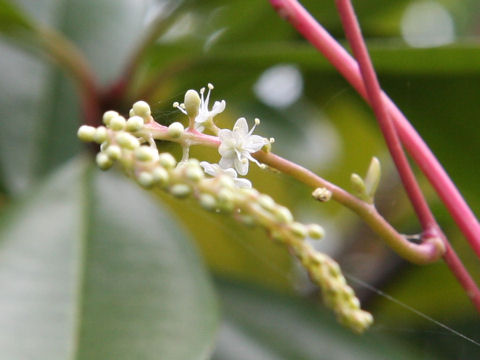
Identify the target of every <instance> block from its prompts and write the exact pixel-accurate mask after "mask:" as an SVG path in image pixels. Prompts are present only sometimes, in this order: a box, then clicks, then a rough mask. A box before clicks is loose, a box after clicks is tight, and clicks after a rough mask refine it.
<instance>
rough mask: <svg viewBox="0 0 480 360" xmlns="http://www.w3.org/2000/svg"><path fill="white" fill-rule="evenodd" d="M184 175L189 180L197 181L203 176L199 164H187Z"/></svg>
mask: <svg viewBox="0 0 480 360" xmlns="http://www.w3.org/2000/svg"><path fill="white" fill-rule="evenodd" d="M185 175H186V177H187V178H188V179H189V180H192V181H194V182H198V181H200V180H201V179H202V178H203V176H204V173H203V171H202V169H201V168H200V167H199V166H195V165H193V164H192V165H190V164H188V165H187V168H186V169H185Z"/></svg>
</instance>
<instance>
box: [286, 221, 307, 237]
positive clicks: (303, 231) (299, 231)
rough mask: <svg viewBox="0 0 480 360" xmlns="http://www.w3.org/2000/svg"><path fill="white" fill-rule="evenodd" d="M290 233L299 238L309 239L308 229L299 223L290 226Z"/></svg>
mask: <svg viewBox="0 0 480 360" xmlns="http://www.w3.org/2000/svg"><path fill="white" fill-rule="evenodd" d="M290 231H291V232H292V233H293V234H294V235H295V236H298V237H299V238H302V239H305V238H306V237H307V234H308V231H307V227H306V226H305V225H303V224H301V223H299V222H294V223H293V224H291V225H290Z"/></svg>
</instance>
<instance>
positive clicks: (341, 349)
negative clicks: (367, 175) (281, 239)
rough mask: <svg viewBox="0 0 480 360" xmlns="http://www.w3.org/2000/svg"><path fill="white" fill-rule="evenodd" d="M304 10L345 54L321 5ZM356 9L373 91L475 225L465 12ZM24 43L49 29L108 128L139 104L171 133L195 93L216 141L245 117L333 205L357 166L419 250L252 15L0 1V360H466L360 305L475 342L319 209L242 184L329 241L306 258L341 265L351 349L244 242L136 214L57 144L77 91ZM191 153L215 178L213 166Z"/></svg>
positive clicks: (325, 87)
mask: <svg viewBox="0 0 480 360" xmlns="http://www.w3.org/2000/svg"><path fill="white" fill-rule="evenodd" d="M303 4H304V6H305V7H307V8H308V9H309V10H310V11H311V13H312V14H313V15H314V16H315V17H316V18H317V19H318V20H319V21H320V22H321V23H322V24H324V25H325V26H326V27H327V29H328V30H329V31H330V32H331V33H332V34H333V35H334V36H336V37H337V38H339V39H340V40H342V39H343V32H342V29H341V25H340V22H339V19H338V16H337V14H336V10H335V6H334V2H333V1H323V2H319V1H313V0H308V1H307V0H305V1H303ZM354 5H355V6H356V9H357V11H358V16H359V19H360V22H361V24H362V27H363V31H364V34H365V36H366V38H367V40H368V45H369V48H370V50H371V53H372V58H373V62H374V64H375V65H376V67H377V70H378V72H379V77H380V81H381V83H382V85H383V87H384V89H385V90H386V92H387V93H388V94H390V95H391V97H392V98H393V99H394V101H395V102H396V103H397V104H398V105H399V107H400V108H401V109H402V110H403V111H404V112H405V114H406V115H407V117H408V118H409V119H410V120H411V122H412V123H413V124H414V126H415V127H416V128H417V130H418V131H419V133H420V134H421V135H422V136H423V137H424V139H425V140H426V142H427V143H428V144H429V145H430V146H431V148H432V150H433V151H434V153H435V154H436V155H437V156H438V158H439V160H440V161H441V163H442V164H443V165H444V167H445V168H446V170H447V171H448V173H449V174H450V175H451V176H452V178H453V180H454V181H455V183H456V184H457V185H458V187H459V188H460V189H461V192H462V193H463V195H464V196H465V198H466V199H467V201H468V202H469V204H470V205H471V206H472V209H473V211H474V212H475V213H477V214H478V213H479V212H480V188H479V187H478V177H479V176H480V174H479V170H478V164H479V163H480V151H478V150H479V136H480V135H479V132H478V127H477V126H478V125H477V124H478V113H479V110H480V102H479V101H478V94H479V93H480V81H479V80H480V44H479V42H478V36H479V31H480V30H479V29H480V4H479V3H478V1H474V0H468V1H462V2H459V1H453V0H443V1H440V0H439V1H423V0H422V1H411V0H401V1H392V2H385V1H379V0H368V1H355V2H354ZM166 14H169V15H168V16H167V15H166ZM158 16H160V17H164V18H165V20H164V22H162V23H160V24H161V26H162V27H163V28H164V31H163V32H162V33H159V34H158V38H157V37H155V41H154V42H153V43H151V44H150V45H149V46H148V47H147V48H146V51H145V52H144V53H143V55H142V56H141V57H140V58H139V59H138V60H139V61H138V62H135V65H136V66H135V67H134V69H133V72H132V73H131V75H132V76H131V77H129V78H128V82H127V83H126V84H123V85H125V87H124V88H122V87H120V88H121V89H122V92H121V96H116V95H118V93H115V89H117V90H118V85H119V82H118V81H119V80H120V79H121V77H122V74H125V71H124V69H125V67H126V66H127V64H129V63H131V62H130V59H132V58H133V54H134V53H135V52H136V49H138V47H139V44H141V42H142V39H144V38H145V34H146V33H147V31H148V29H149V28H151V26H152V24H153V23H155V19H156V18H157V17H158ZM39 24H40V25H39ZM39 27H40V28H44V27H48V28H51V29H55V30H56V31H58V32H59V33H61V34H63V35H64V36H65V37H66V38H67V39H68V40H69V41H71V42H72V43H73V44H75V46H77V47H78V49H79V50H80V51H81V52H82V53H83V54H84V56H85V58H86V59H87V61H88V63H89V64H90V66H91V68H92V70H93V72H94V73H95V75H96V78H97V80H98V82H99V84H101V86H102V92H101V93H100V95H102V98H101V101H100V105H101V110H102V111H105V110H108V109H110V108H114V109H116V110H121V111H124V112H125V111H126V110H128V108H129V107H130V106H131V104H132V102H133V101H135V100H138V99H144V100H147V101H149V102H150V104H151V105H152V107H153V109H154V114H155V118H156V120H157V121H158V122H160V123H163V124H169V123H171V122H173V121H178V120H179V119H182V118H181V117H180V116H179V114H178V111H175V110H174V109H172V103H173V102H174V101H181V100H182V98H183V94H184V92H185V91H186V90H187V89H189V88H194V89H199V88H200V87H202V86H205V85H206V84H207V83H208V82H212V83H213V84H214V85H215V87H216V88H215V90H214V91H213V94H212V97H213V99H214V100H220V99H225V100H226V101H227V110H226V112H225V113H224V114H222V115H221V116H219V117H218V119H219V124H220V125H221V126H223V127H231V125H232V124H233V122H234V121H235V120H236V119H237V118H238V117H240V116H245V117H247V119H248V120H249V121H253V118H254V117H259V118H261V119H262V124H261V125H260V127H259V128H258V133H259V134H261V135H264V136H266V137H271V136H273V137H275V139H276V142H275V144H274V151H275V152H276V153H278V154H280V155H282V156H285V157H286V158H289V159H291V160H294V161H296V162H298V163H300V164H302V165H304V166H306V167H308V168H310V169H311V170H313V171H316V172H318V173H319V174H320V175H321V176H323V177H325V178H326V179H328V180H331V181H333V182H335V183H337V184H339V185H341V186H343V187H346V188H348V180H349V176H350V174H351V173H352V172H357V173H360V174H362V173H363V172H364V171H365V170H366V167H367V165H368V163H369V160H370V158H371V157H372V156H377V157H379V158H380V159H381V160H382V164H383V168H384V173H383V181H382V183H381V188H380V190H379V194H378V198H377V205H378V207H379V209H380V210H381V212H382V213H383V214H385V216H386V218H387V219H389V220H390V221H391V222H392V223H393V224H394V225H395V226H396V228H397V229H399V231H401V232H403V233H416V232H418V231H419V226H418V223H417V221H416V220H415V218H414V217H413V216H412V214H413V213H412V211H411V207H410V205H409V203H408V201H407V199H406V197H405V194H404V191H403V190H402V188H401V186H400V184H399V179H398V176H397V175H396V173H395V171H394V169H393V167H392V163H391V160H390V158H389V156H388V154H387V153H386V148H385V146H384V142H383V139H382V138H381V136H380V132H379V130H378V128H377V126H376V123H375V119H374V117H373V114H372V112H371V111H370V109H369V108H368V107H367V106H366V104H365V103H364V102H363V101H362V100H361V99H360V98H359V97H358V96H357V94H356V93H355V92H354V91H353V90H352V89H351V88H350V86H349V85H348V84H347V83H346V82H345V81H344V80H343V79H342V78H341V77H340V76H339V75H338V74H337V73H336V72H335V70H334V69H333V67H331V66H330V65H329V64H328V63H327V62H326V61H325V60H324V59H323V58H322V56H321V55H320V54H318V53H317V52H316V51H315V50H314V49H313V48H312V47H311V46H310V45H309V44H308V43H307V42H306V41H305V40H303V39H302V38H301V37H300V36H299V35H298V34H297V33H296V32H295V31H294V30H293V29H292V28H291V27H290V26H289V25H288V24H287V23H286V22H284V21H283V20H282V19H280V18H279V17H278V16H277V14H276V13H275V12H274V11H273V9H272V8H271V7H270V5H269V3H268V1H257V0H229V1H219V0H208V1H206V0H202V1H193V0H189V1H173V0H172V1H166V0H164V1H161V0H143V1H133V0H116V1H113V0H83V1H75V0H16V1H5V0H2V1H0V31H1V32H2V33H3V34H4V35H5V36H4V37H2V39H1V43H0V54H1V55H0V67H1V69H2V71H0V91H1V96H0V116H1V119H2V120H1V121H0V190H1V192H0V212H1V228H0V237H1V240H0V241H1V243H0V304H2V306H1V308H2V309H3V310H2V311H1V313H2V314H1V315H0V355H1V357H2V358H5V359H7V358H8V359H30V358H32V356H33V357H34V358H38V359H66V358H67V356H72V354H73V356H74V358H77V359H132V358H137V357H141V358H143V359H157V358H162V359H206V358H209V357H210V354H211V353H212V351H213V358H214V359H217V360H220V359H227V360H228V359H262V360H263V359H349V358H352V359H361V358H365V359H373V358H378V359H381V358H385V356H386V354H387V353H388V354H389V355H388V358H394V356H397V357H396V358H398V359H407V358H408V359H414V358H421V359H426V358H436V359H443V358H444V359H451V358H457V359H459V358H461V359H471V358H475V357H476V356H478V355H479V354H480V347H479V346H476V345H474V344H472V343H469V342H468V341H466V340H464V339H462V338H460V337H458V336H455V335H454V334H452V333H451V332H449V331H446V330H445V329H442V328H440V327H439V326H438V325H436V324H435V323H433V322H432V321H428V320H425V319H424V318H422V317H420V316H418V315H417V314H415V313H414V312H413V311H411V310H408V309H406V308H405V307H402V306H400V305H398V304H397V303H396V302H394V301H391V300H389V299H388V298H385V297H382V296H379V295H378V294H377V293H376V292H375V291H373V290H371V289H369V288H368V287H366V286H365V285H362V281H363V282H366V283H368V284H370V285H371V286H373V287H374V288H377V289H380V290H381V291H384V292H386V293H388V294H390V295H391V296H393V298H394V299H396V300H398V301H400V302H403V303H406V304H408V305H410V306H411V307H413V308H414V309H416V310H418V311H420V312H422V313H425V314H426V315H428V316H431V317H433V318H435V319H437V320H439V321H441V322H443V323H445V324H446V325H448V326H449V327H451V328H453V329H455V330H457V331H459V332H460V333H462V334H465V335H466V336H469V337H473V338H476V340H480V338H479V337H478V334H480V325H479V322H478V314H476V313H475V311H474V309H473V306H472V305H471V304H470V303H469V301H468V300H467V297H466V295H465V294H464V293H463V291H462V290H461V288H460V286H459V285H458V284H457V283H456V281H455V280H454V278H453V276H452V275H451V274H450V273H449V271H448V270H447V268H446V266H445V265H444V264H443V263H442V262H439V263H436V264H433V265H428V266H425V267H419V266H415V265H411V264H408V263H405V262H404V261H402V260H400V259H399V258H398V256H396V255H395V254H393V253H392V252H391V251H390V250H389V249H387V248H386V247H385V246H384V245H383V244H382V243H381V242H380V241H379V240H378V239H376V238H375V236H374V235H373V234H372V233H371V232H370V231H369V230H368V229H367V228H366V227H365V226H364V225H363V224H362V223H361V222H360V221H359V219H358V218H357V217H356V216H355V215H354V214H352V213H350V212H349V211H347V210H345V209H343V208H341V207H339V206H337V205H336V204H334V203H327V204H318V203H314V202H313V201H312V200H311V198H310V193H311V190H312V189H308V188H307V187H305V186H303V185H302V184H299V183H297V182H295V181H293V180H292V179H290V178H288V177H287V176H284V175H282V174H279V173H276V172H274V171H266V172H265V171H260V170H259V169H258V168H256V167H253V168H252V170H251V179H252V182H253V184H254V186H255V187H256V188H257V189H258V190H260V191H263V192H266V193H269V194H270V195H272V196H273V197H274V198H275V199H276V200H277V201H278V202H279V203H281V204H285V205H287V206H288V207H290V208H291V209H292V210H293V212H294V214H295V216H296V217H297V218H298V219H299V220H301V221H305V222H311V221H314V222H318V223H320V224H322V225H324V226H325V228H326V230H327V236H326V238H325V239H323V240H322V241H321V242H318V243H317V244H316V245H315V246H316V247H317V248H318V249H319V250H321V251H325V252H327V253H328V254H330V255H332V256H333V257H334V258H335V259H337V260H338V261H339V262H340V264H341V265H342V268H343V269H344V270H345V272H346V274H347V276H348V277H349V279H350V281H351V284H352V286H354V287H355V289H356V290H357V291H358V293H359V295H360V297H361V299H362V303H363V304H364V307H365V308H366V309H368V310H369V311H371V312H372V313H373V315H374V317H375V319H376V321H375V324H374V326H373V327H372V329H371V330H369V331H368V332H367V334H365V335H363V336H361V337H358V336H354V335H352V334H349V333H348V330H345V329H343V328H341V327H340V326H339V325H338V324H336V323H335V321H333V316H332V315H331V314H329V313H328V312H326V311H324V309H323V308H322V306H321V302H320V301H319V298H320V296H319V294H318V293H317V292H318V291H317V289H316V288H315V287H314V286H312V285H311V283H310V282H309V280H308V278H307V277H306V275H305V274H304V272H303V271H301V270H300V268H299V267H298V265H297V264H296V263H295V262H294V261H292V259H291V258H290V256H289V255H288V254H287V253H286V251H285V250H284V249H283V248H281V247H278V246H277V245H275V244H273V243H272V242H271V241H270V239H268V237H267V236H266V234H265V233H264V232H263V231H261V230H260V229H248V228H245V227H242V226H240V225H239V224H237V223H235V222H234V221H232V220H231V219H229V218H227V217H224V216H219V215H211V214H208V213H206V212H203V211H202V210H201V209H200V208H199V207H198V206H197V205H196V204H195V203H194V202H193V201H190V200H187V201H178V200H175V199H172V198H171V197H169V196H167V195H164V194H158V193H154V194H153V193H152V194H150V196H148V195H147V193H146V192H142V191H140V190H138V189H137V188H136V186H135V184H133V183H132V182H129V181H127V180H125V179H123V176H122V175H121V174H120V173H117V174H111V173H110V174H107V175H105V174H100V173H99V172H98V171H97V170H95V169H93V168H92V166H91V165H89V164H91V163H92V160H91V159H90V160H88V159H87V157H88V155H86V153H87V152H86V151H85V148H83V147H82V146H81V144H80V143H79V141H77V140H76V135H75V134H76V129H77V128H78V126H79V124H80V123H81V122H82V121H83V118H82V116H83V115H84V113H82V110H81V105H82V103H81V101H80V97H79V95H78V92H77V91H76V90H77V89H76V86H75V83H74V82H72V79H71V76H69V75H71V74H69V72H68V71H65V70H64V69H60V68H59V67H58V66H57V65H56V64H55V63H54V62H52V61H51V56H50V55H49V53H48V51H45V46H44V44H43V43H42V40H41V37H39V35H38V33H39V32H38V29H39ZM342 41H343V40H342ZM114 85H117V87H112V86H114ZM112 89H113V90H112ZM159 145H160V146H161V148H162V149H165V150H168V151H173V152H174V153H177V154H178V152H179V149H178V148H177V147H176V146H174V145H169V144H159ZM192 151H193V154H192V155H193V156H197V157H199V158H202V159H207V160H209V161H211V162H216V161H218V154H216V152H215V151H213V150H208V149H207V150H204V149H192ZM82 154H83V155H82ZM420 179H421V181H422V182H423V183H424V189H425V192H426V193H427V194H428V197H429V200H430V203H431V204H432V207H433V209H434V212H435V214H436V216H437V218H438V220H439V222H440V224H441V226H442V228H443V229H444V231H445V232H446V234H447V236H448V237H449V238H450V240H451V241H452V243H453V245H454V247H455V248H456V249H457V250H458V252H459V254H460V256H461V257H462V259H463V260H464V261H465V263H466V265H467V266H468V268H469V269H470V271H471V273H472V275H473V276H474V278H475V279H476V280H477V281H480V276H479V274H480V266H479V262H478V259H476V258H475V255H474V254H473V252H471V251H470V249H469V247H468V245H467V244H466V242H465V240H464V239H463V238H462V237H461V236H460V235H459V232H458V230H456V228H455V226H454V224H453V222H452V221H451V220H450V219H449V217H448V215H447V213H446V212H445V210H444V209H443V207H442V206H441V204H440V203H439V202H438V200H437V198H436V197H435V195H434V193H433V192H432V190H431V189H430V188H429V186H428V185H427V184H426V183H425V182H424V181H423V179H422V177H420ZM152 199H154V201H153V202H152ZM173 218H175V219H174V220H173ZM182 228H183V229H182ZM196 249H198V251H197V250H196ZM202 259H203V260H202ZM206 270H209V271H208V272H207V271H206ZM212 279H214V280H213V281H212ZM356 279H360V280H361V281H357V280H356ZM212 285H213V286H212Z"/></svg>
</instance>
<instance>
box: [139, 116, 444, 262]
mask: <svg viewBox="0 0 480 360" xmlns="http://www.w3.org/2000/svg"><path fill="white" fill-rule="evenodd" d="M145 128H146V130H147V131H148V133H149V134H151V135H152V136H153V137H154V138H155V139H158V140H170V141H175V142H178V143H180V144H182V143H184V142H185V141H188V142H189V144H192V145H195V144H198V145H204V146H210V147H218V146H219V145H220V141H219V139H218V137H216V136H211V135H205V134H202V133H199V132H197V131H189V130H186V131H185V133H184V135H183V136H182V137H181V138H178V139H170V138H169V136H168V133H167V129H168V128H167V127H165V126H163V125H160V124H158V123H155V122H151V123H149V124H147V125H145ZM253 156H254V157H255V158H256V159H257V160H259V161H260V162H262V163H264V164H267V165H269V166H271V167H272V168H275V169H277V170H279V171H281V172H283V173H285V174H288V175H291V176H292V177H294V178H295V179H297V180H299V181H301V182H303V183H304V184H306V185H308V186H311V187H312V188H313V189H316V188H318V187H325V188H327V189H328V190H330V191H331V192H332V198H333V199H334V200H336V201H337V202H339V203H340V204H342V205H344V206H346V207H348V208H349V209H351V210H352V211H354V212H355V213H357V214H358V215H359V216H360V217H361V218H362V219H363V220H364V221H365V222H366V223H367V224H368V225H369V226H370V228H371V229H372V230H373V231H374V232H375V233H376V234H377V235H379V236H380V237H381V238H382V239H383V240H384V241H385V242H386V243H387V244H388V245H389V246H390V247H391V248H392V249H393V250H394V251H395V252H397V253H398V254H399V255H400V256H402V257H403V258H405V259H407V260H408V261H411V262H413V263H416V264H427V263H431V262H434V261H436V260H438V259H439V258H440V257H441V256H442V254H443V252H444V251H445V247H444V246H443V243H442V241H441V240H440V239H439V238H438V237H429V238H427V239H426V240H425V241H424V242H423V243H422V244H415V243H412V242H410V241H408V240H407V239H406V238H405V237H404V236H403V235H401V234H399V233H398V232H397V231H396V230H395V229H394V228H393V227H392V226H391V225H390V224H389V223H388V222H387V221H386V220H385V219H384V218H383V217H382V216H381V215H380V214H379V213H378V211H377V210H376V208H375V206H374V205H373V204H369V203H367V202H365V201H362V200H360V199H358V198H357V197H355V196H353V195H352V194H350V193H349V192H347V191H345V190H344V189H342V188H340V187H338V186H337V185H334V184H332V183H330V182H328V181H327V180H324V179H323V178H321V177H320V176H318V175H316V174H314V173H313V172H311V171H310V170H308V169H306V168H304V167H302V166H300V165H298V164H295V163H293V162H290V161H288V160H286V159H284V158H282V157H280V156H278V155H275V154H273V153H271V152H269V153H267V152H264V151H258V152H256V153H254V154H253Z"/></svg>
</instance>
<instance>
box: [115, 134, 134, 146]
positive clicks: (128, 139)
mask: <svg viewBox="0 0 480 360" xmlns="http://www.w3.org/2000/svg"><path fill="white" fill-rule="evenodd" d="M115 139H116V141H117V143H118V145H120V146H121V147H123V148H125V149H129V150H133V149H135V148H137V147H139V146H140V142H139V141H138V139H137V138H136V137H135V136H133V135H131V134H129V133H126V132H120V133H118V134H117V136H116V137H115Z"/></svg>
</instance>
